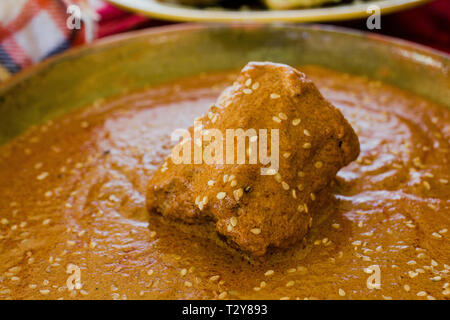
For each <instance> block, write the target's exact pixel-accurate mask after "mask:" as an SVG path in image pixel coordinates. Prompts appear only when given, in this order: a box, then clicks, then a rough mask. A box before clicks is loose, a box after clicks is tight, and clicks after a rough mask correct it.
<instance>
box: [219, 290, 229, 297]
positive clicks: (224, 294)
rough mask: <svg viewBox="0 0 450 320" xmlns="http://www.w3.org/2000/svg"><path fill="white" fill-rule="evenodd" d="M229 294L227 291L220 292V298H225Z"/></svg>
mask: <svg viewBox="0 0 450 320" xmlns="http://www.w3.org/2000/svg"><path fill="white" fill-rule="evenodd" d="M227 296H228V293H227V292H226V291H224V292H222V293H220V294H219V299H225V298H226V297H227Z"/></svg>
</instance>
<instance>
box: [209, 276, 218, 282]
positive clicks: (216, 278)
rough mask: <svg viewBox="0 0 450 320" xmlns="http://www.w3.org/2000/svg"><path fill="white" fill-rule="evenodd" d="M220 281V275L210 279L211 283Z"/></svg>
mask: <svg viewBox="0 0 450 320" xmlns="http://www.w3.org/2000/svg"><path fill="white" fill-rule="evenodd" d="M219 279H220V276H219V275H214V276H211V277H210V278H209V281H211V282H216V281H218V280H219Z"/></svg>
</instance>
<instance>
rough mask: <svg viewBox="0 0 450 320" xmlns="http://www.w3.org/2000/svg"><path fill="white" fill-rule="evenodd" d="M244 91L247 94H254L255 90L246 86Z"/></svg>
mask: <svg viewBox="0 0 450 320" xmlns="http://www.w3.org/2000/svg"><path fill="white" fill-rule="evenodd" d="M242 92H244V93H245V94H252V93H253V90H252V89H248V88H245V89H244V90H242Z"/></svg>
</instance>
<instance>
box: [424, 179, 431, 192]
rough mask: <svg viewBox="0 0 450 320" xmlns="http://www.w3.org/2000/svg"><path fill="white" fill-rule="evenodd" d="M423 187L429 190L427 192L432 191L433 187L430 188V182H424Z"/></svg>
mask: <svg viewBox="0 0 450 320" xmlns="http://www.w3.org/2000/svg"><path fill="white" fill-rule="evenodd" d="M422 185H423V186H424V187H425V189H427V190H430V189H431V186H430V183H429V182H428V181H423V182H422Z"/></svg>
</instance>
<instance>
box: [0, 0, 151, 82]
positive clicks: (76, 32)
mask: <svg viewBox="0 0 450 320" xmlns="http://www.w3.org/2000/svg"><path fill="white" fill-rule="evenodd" d="M71 5H77V6H78V7H79V8H80V9H81V12H82V18H83V19H82V23H81V29H73V28H69V27H68V26H67V24H68V23H69V24H70V23H72V24H73V20H68V19H70V17H71V16H73V12H71V11H70V10H69V11H68V10H67V9H68V7H69V6H71ZM97 21H101V23H99V24H97V23H96V22H97ZM150 25H152V23H151V22H149V20H148V19H146V18H144V17H142V16H140V15H135V14H131V13H127V12H124V11H122V10H119V9H117V8H114V7H112V6H110V5H108V4H106V3H105V2H104V1H102V0H0V81H2V80H4V79H6V78H7V77H9V76H10V75H11V74H12V73H16V72H18V71H20V70H21V69H23V68H26V67H28V66H30V65H31V64H34V63H36V62H38V61H41V60H43V59H45V58H46V57H48V56H51V55H53V54H55V53H58V52H61V51H64V50H66V49H68V48H69V47H71V46H74V45H78V44H81V43H84V42H86V40H89V39H94V38H101V37H104V36H107V35H110V34H114V33H119V32H123V31H126V30H129V29H135V28H138V27H140V26H150Z"/></svg>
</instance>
